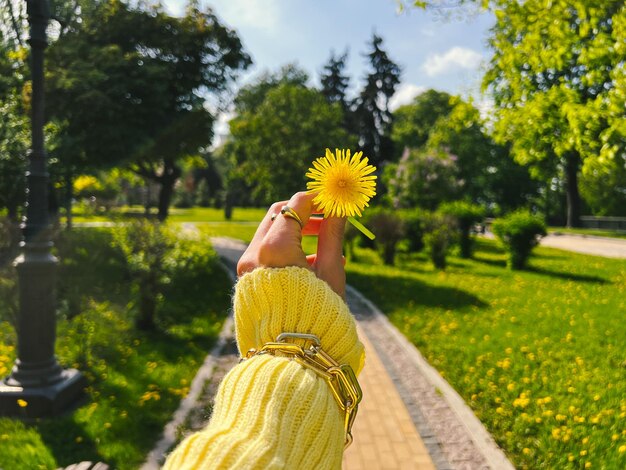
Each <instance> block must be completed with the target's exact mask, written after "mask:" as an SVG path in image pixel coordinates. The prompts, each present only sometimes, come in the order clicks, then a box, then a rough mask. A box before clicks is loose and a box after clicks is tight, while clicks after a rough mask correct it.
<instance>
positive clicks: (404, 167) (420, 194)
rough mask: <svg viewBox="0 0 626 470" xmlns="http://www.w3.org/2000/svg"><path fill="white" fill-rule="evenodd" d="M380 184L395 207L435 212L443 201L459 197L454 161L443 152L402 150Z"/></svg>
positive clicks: (449, 155) (458, 182)
mask: <svg viewBox="0 0 626 470" xmlns="http://www.w3.org/2000/svg"><path fill="white" fill-rule="evenodd" d="M383 181H384V182H385V184H386V186H387V187H388V188H389V193H388V199H389V200H390V201H391V204H392V205H393V206H394V207H396V208H412V207H421V208H424V209H428V210H435V209H436V208H437V206H438V205H439V204H440V203H442V202H443V201H449V200H453V199H456V198H458V197H459V195H460V190H461V184H460V181H459V177H458V167H457V158H456V157H455V156H454V155H452V154H450V153H447V152H444V151H433V152H429V151H424V150H410V149H408V148H407V149H405V152H404V154H403V155H402V158H401V159H400V162H398V163H397V164H391V165H388V166H387V167H386V168H385V172H384V174H383Z"/></svg>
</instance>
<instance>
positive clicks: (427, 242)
mask: <svg viewBox="0 0 626 470" xmlns="http://www.w3.org/2000/svg"><path fill="white" fill-rule="evenodd" d="M424 231H425V232H424V246H425V247H426V251H427V252H428V256H429V257H430V260H431V261H432V262H433V265H434V266H435V268H437V269H446V257H447V256H448V248H449V247H450V244H451V242H452V238H453V234H454V221H453V220H452V219H451V218H450V217H449V216H446V215H443V214H439V213H436V212H435V213H432V214H430V215H428V216H427V217H426V218H425V222H424Z"/></svg>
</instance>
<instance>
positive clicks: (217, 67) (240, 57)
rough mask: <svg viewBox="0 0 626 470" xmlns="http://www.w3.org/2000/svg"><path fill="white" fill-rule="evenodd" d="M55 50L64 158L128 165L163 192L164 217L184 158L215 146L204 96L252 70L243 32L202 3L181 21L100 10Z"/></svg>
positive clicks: (54, 104) (126, 9)
mask: <svg viewBox="0 0 626 470" xmlns="http://www.w3.org/2000/svg"><path fill="white" fill-rule="evenodd" d="M87 11H88V14H83V16H82V18H81V21H80V22H79V23H77V25H76V26H75V27H68V30H67V31H65V32H64V34H63V35H62V36H60V38H59V40H58V41H57V42H55V43H54V44H53V45H52V47H51V48H50V59H49V64H50V67H49V75H50V77H49V78H50V79H49V83H50V86H49V102H50V106H49V109H50V117H51V118H52V119H54V120H56V121H58V122H60V123H62V134H61V135H60V137H59V138H60V139H62V140H63V139H68V140H70V141H71V142H72V145H71V146H70V145H60V148H63V149H65V150H66V151H69V148H72V149H73V152H72V154H65V155H63V156H62V158H64V159H65V161H66V162H67V163H68V164H69V163H73V164H74V165H76V166H77V167H81V168H84V167H85V166H89V167H95V168H103V167H111V166H116V165H124V164H125V165H129V166H130V167H131V168H132V169H133V170H134V171H135V172H136V173H137V174H139V175H141V176H142V177H144V178H146V179H148V180H152V181H154V182H156V183H158V184H159V185H160V192H159V203H158V209H159V214H158V217H159V219H160V220H164V219H165V218H166V217H167V214H168V208H169V204H170V200H171V197H172V193H173V188H174V184H175V183H176V181H177V179H178V178H179V176H180V174H181V169H180V166H179V163H178V161H179V159H180V158H181V157H184V156H187V155H189V154H196V153H197V152H198V151H199V149H200V148H201V147H204V146H208V145H209V144H210V141H211V137H212V125H213V121H214V118H213V116H212V115H211V113H210V112H209V111H207V109H206V105H205V101H206V97H207V95H208V94H210V93H220V92H222V91H224V90H225V89H226V88H227V87H228V85H229V84H230V83H231V82H232V81H233V80H234V79H235V77H236V76H237V73H238V71H239V70H241V69H245V68H246V67H247V66H248V65H249V64H250V62H251V61H250V58H249V56H248V55H247V54H246V53H245V52H244V51H243V47H242V45H241V42H240V40H239V38H238V36H237V34H236V33H235V32H234V31H232V30H230V29H228V28H226V27H225V26H223V25H222V24H221V23H220V22H219V21H218V19H217V17H216V16H215V14H214V13H213V12H212V11H211V10H210V9H207V10H201V9H200V8H199V6H198V4H197V3H195V2H193V1H192V2H191V3H189V5H188V6H187V10H186V14H185V16H183V17H180V18H176V17H172V16H169V15H168V14H166V13H165V12H164V10H163V9H162V7H161V6H159V5H156V6H151V7H141V6H140V7H137V8H133V7H130V6H128V5H126V4H124V3H122V2H121V1H119V0H111V1H103V2H99V3H97V4H96V5H95V6H94V8H93V9H91V10H87Z"/></svg>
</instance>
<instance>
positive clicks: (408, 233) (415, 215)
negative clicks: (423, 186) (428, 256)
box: [399, 209, 427, 253]
mask: <svg viewBox="0 0 626 470" xmlns="http://www.w3.org/2000/svg"><path fill="white" fill-rule="evenodd" d="M399 214H400V217H402V220H403V222H404V239H405V240H406V241H407V247H408V249H409V251H410V252H413V253H417V252H419V251H422V250H423V249H424V225H425V221H426V217H427V215H426V214H425V213H424V211H422V210H420V209H413V210H403V211H400V212H399Z"/></svg>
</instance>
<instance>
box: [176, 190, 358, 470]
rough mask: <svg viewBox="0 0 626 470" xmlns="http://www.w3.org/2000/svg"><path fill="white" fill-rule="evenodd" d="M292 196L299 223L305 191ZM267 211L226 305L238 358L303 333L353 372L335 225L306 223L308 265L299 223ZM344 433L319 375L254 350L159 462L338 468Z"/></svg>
mask: <svg viewBox="0 0 626 470" xmlns="http://www.w3.org/2000/svg"><path fill="white" fill-rule="evenodd" d="M294 198H296V200H295V201H294ZM294 198H292V200H291V201H290V202H289V205H290V206H292V207H294V208H297V210H298V213H299V214H302V215H304V216H305V217H306V218H305V217H303V220H307V219H308V217H309V214H310V210H311V209H310V198H308V197H306V196H302V195H296V196H294ZM280 204H284V203H280ZM307 204H308V213H307ZM274 213H276V206H273V208H272V209H270V212H269V213H268V216H266V218H265V219H264V221H263V222H262V223H261V225H260V227H259V231H258V232H257V235H255V238H254V239H253V241H252V243H251V244H250V247H249V248H248V250H247V251H246V254H244V256H243V257H242V260H241V261H240V263H239V269H238V271H239V273H240V275H241V277H240V279H239V282H238V283H237V286H236V289H235V298H234V310H235V326H236V335H237V343H238V346H239V351H240V353H241V355H242V356H245V354H246V352H247V351H248V350H249V349H251V348H256V349H259V348H261V347H262V346H263V345H264V344H265V343H267V342H270V341H275V340H276V337H277V336H278V335H279V334H280V333H283V332H297V333H311V334H314V335H316V336H318V337H319V338H320V340H321V344H322V348H323V349H324V350H325V351H326V352H327V353H328V354H330V355H331V356H332V357H333V358H334V359H335V360H336V361H337V362H339V363H340V364H349V365H350V366H351V367H352V368H353V370H354V371H355V372H356V373H358V372H360V370H361V368H362V366H363V360H364V352H363V345H362V344H361V343H360V341H359V340H358V337H357V334H356V327H355V322H354V319H353V317H352V315H351V314H350V312H349V310H348V307H347V306H346V304H345V302H344V301H343V299H342V297H341V296H340V295H339V294H338V292H340V293H341V294H343V292H344V289H345V274H344V273H343V264H342V262H341V254H340V253H341V252H340V249H341V239H340V237H339V242H338V243H337V234H340V235H341V234H342V233H343V222H341V221H340V220H335V221H331V219H328V220H326V221H324V222H322V223H321V225H320V224H319V223H318V224H317V227H313V228H311V227H308V229H307V230H312V231H313V233H315V232H318V233H319V246H318V256H317V257H315V258H310V259H309V260H308V262H307V259H306V258H305V257H304V253H302V249H301V238H300V237H301V232H300V227H299V226H297V225H296V222H295V221H293V220H288V219H285V218H283V217H280V218H276V220H275V221H273V222H272V221H271V220H270V219H271V215H272V214H274ZM325 222H326V223H327V225H326V226H324V225H323V224H324V223H325ZM333 224H335V225H333ZM337 226H340V228H341V230H340V231H339V230H337ZM268 245H270V246H269V247H268ZM268 248H271V249H268ZM296 248H299V251H298V250H297V249H296ZM337 250H339V251H337ZM337 253H339V255H338V257H337ZM331 254H332V255H333V256H331ZM309 263H311V266H310V265H309ZM338 266H339V267H340V271H338V270H337V267H338ZM331 286H332V287H331ZM344 440H345V433H344V423H343V412H341V410H340V409H339V407H338V405H337V402H336V401H335V399H334V397H333V395H332V393H331V391H330V388H329V386H328V384H327V383H326V382H325V381H324V380H323V379H322V378H320V377H319V376H318V375H317V374H315V373H314V372H313V371H312V370H310V369H307V368H305V367H303V366H301V365H300V364H298V363H297V362H295V361H293V360H290V359H288V358H284V357H274V356H269V355H262V356H254V357H252V358H251V359H249V360H246V361H244V362H242V363H240V364H239V365H238V366H236V367H235V368H233V369H232V370H231V371H230V372H229V374H228V375H227V376H226V377H225V378H224V380H223V382H222V384H221V385H220V388H219V390H218V393H217V396H216V400H215V409H214V412H213V415H212V417H211V421H210V422H209V424H208V426H207V427H206V428H205V429H204V430H203V431H201V432H198V433H196V434H193V435H192V436H190V437H188V438H187V439H186V440H185V441H183V442H182V443H181V444H180V445H179V446H178V447H177V448H176V449H175V451H174V452H173V453H172V454H171V455H170V456H169V458H168V460H167V462H166V464H165V468H168V469H169V468H171V469H185V468H237V469H244V468H298V469H306V468H337V469H338V468H340V467H341V458H342V455H343V448H344Z"/></svg>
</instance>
